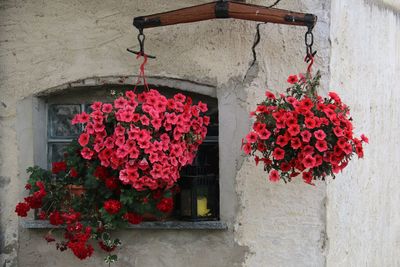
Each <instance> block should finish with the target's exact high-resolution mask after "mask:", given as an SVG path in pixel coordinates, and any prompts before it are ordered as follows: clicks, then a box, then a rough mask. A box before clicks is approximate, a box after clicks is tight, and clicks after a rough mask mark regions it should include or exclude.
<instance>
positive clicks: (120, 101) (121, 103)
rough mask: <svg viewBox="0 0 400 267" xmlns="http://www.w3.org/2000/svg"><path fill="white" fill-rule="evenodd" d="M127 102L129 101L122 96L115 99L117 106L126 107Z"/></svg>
mask: <svg viewBox="0 0 400 267" xmlns="http://www.w3.org/2000/svg"><path fill="white" fill-rule="evenodd" d="M127 104H128V101H127V100H126V99H125V98H123V97H122V96H121V97H119V98H117V99H116V100H114V106H115V107H116V108H124V107H125V105H127Z"/></svg>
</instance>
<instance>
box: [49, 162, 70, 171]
mask: <svg viewBox="0 0 400 267" xmlns="http://www.w3.org/2000/svg"><path fill="white" fill-rule="evenodd" d="M66 169H67V164H66V163H65V162H64V161H60V162H53V163H52V168H51V171H52V172H53V173H54V174H57V173H59V172H65V170H66Z"/></svg>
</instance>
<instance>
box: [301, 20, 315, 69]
mask: <svg viewBox="0 0 400 267" xmlns="http://www.w3.org/2000/svg"><path fill="white" fill-rule="evenodd" d="M312 30H313V27H312V26H308V27H307V32H306V34H305V36H304V42H305V44H306V58H305V61H306V62H307V63H308V62H310V61H311V59H312V58H314V56H315V54H317V51H313V45H314V34H313V32H312Z"/></svg>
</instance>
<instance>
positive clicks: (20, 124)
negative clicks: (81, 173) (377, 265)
mask: <svg viewBox="0 0 400 267" xmlns="http://www.w3.org/2000/svg"><path fill="white" fill-rule="evenodd" d="M203 2H204V3H205V2H208V0H201V1H194V0H185V1H161V0H157V1H144V0H141V1H127V0H123V1H118V2H117V1H100V0H91V1H79V0H71V1H61V0H60V1H22V0H17V1H2V2H1V3H0V46H1V52H0V101H1V102H0V147H1V149H0V198H1V207H0V208H1V213H0V214H1V223H0V227H1V231H0V233H1V235H0V237H1V239H0V250H1V261H0V263H1V264H2V266H3V267H9V266H24V267H25V266H61V267H63V266H74V265H79V266H102V263H101V261H102V258H101V257H100V256H99V257H92V258H91V259H90V260H88V261H85V262H78V261H77V260H76V259H75V258H74V257H73V256H71V254H69V253H59V252H56V251H55V249H54V247H53V246H51V245H48V244H46V242H45V241H43V240H42V236H43V234H44V231H43V230H32V229H24V228H22V227H19V220H18V218H17V217H16V215H15V213H14V207H15V204H16V202H17V201H18V199H20V198H21V197H22V194H23V193H22V192H21V189H22V188H23V185H24V182H25V180H26V175H25V173H24V167H25V166H26V165H27V164H32V163H33V148H32V147H33V144H32V143H30V144H25V143H24V142H22V141H21V138H22V139H24V140H26V138H28V139H29V136H30V135H32V140H33V129H34V127H35V125H32V124H29V123H27V122H28V121H32V119H31V118H29V117H30V116H31V114H30V113H29V108H28V109H27V108H26V107H27V106H26V102H27V101H28V102H29V99H30V98H32V96H34V95H35V94H38V93H41V92H43V91H45V90H47V89H48V88H53V87H56V86H58V85H61V84H64V83H68V82H72V81H76V80H79V79H85V78H90V77H96V76H112V77H118V76H129V75H132V74H136V72H137V69H138V66H139V62H137V61H136V60H135V58H134V57H133V56H132V55H131V54H129V53H127V52H126V51H125V49H126V48H127V47H131V46H135V45H136V34H137V33H136V31H135V30H134V29H133V27H132V26H131V24H132V18H133V16H138V15H143V14H147V13H155V12H162V11H164V10H169V9H176V8H180V7H185V6H190V5H194V4H198V3H203ZM249 2H252V3H255V4H263V5H265V4H266V3H265V1H249ZM280 7H282V8H288V9H292V10H300V11H304V12H313V13H315V14H317V15H318V16H319V23H318V25H317V27H316V30H315V31H316V46H317V47H316V49H318V51H319V53H318V55H319V57H318V60H317V63H316V68H321V69H322V72H323V74H324V80H325V85H327V84H328V80H329V72H328V65H329V53H330V44H329V40H328V38H327V36H328V35H329V9H330V2H329V1H324V0H319V1H315V0H302V1H295V2H294V1H282V3H281V4H280ZM261 27H262V30H261V32H262V40H261V43H260V45H259V47H258V48H257V53H258V59H259V61H258V64H256V65H254V67H253V68H251V69H249V62H250V61H251V59H252V54H251V50H250V48H251V44H252V42H253V39H254V33H255V23H252V22H244V21H233V20H220V21H208V22H201V23H196V24H190V25H178V26H170V27H164V28H157V29H151V30H147V31H146V35H147V39H146V50H147V51H148V52H149V53H151V54H154V55H156V56H157V60H153V61H150V62H149V64H148V67H147V73H148V75H150V76H155V77H158V78H159V79H161V78H163V79H164V78H165V79H170V78H176V79H179V80H188V81H191V82H194V83H198V84H205V85H207V86H209V87H213V88H216V91H217V97H218V99H219V110H220V125H221V129H220V136H221V140H220V157H221V160H220V166H221V217H222V220H224V221H225V222H226V223H227V224H228V228H229V229H228V230H227V231H214V232H213V231H208V232H207V231H176V230H157V231H139V230H129V231H122V232H119V233H118V234H119V235H123V236H124V240H125V244H124V246H123V247H122V248H121V251H120V253H119V254H120V255H121V260H120V261H119V263H118V264H117V265H115V266H187V265H192V266H196V267H200V266H215V267H220V266H227V267H228V266H243V265H244V266H251V267H253V266H256V267H257V266H263V267H264V266H323V265H324V264H325V254H324V248H325V226H326V224H325V216H326V215H325V206H324V205H325V195H326V191H325V187H324V184H320V185H319V186H318V187H316V188H314V187H311V186H307V185H305V184H303V183H302V182H301V181H295V182H293V183H292V184H290V185H283V184H271V183H269V182H267V181H266V174H265V173H264V172H262V170H260V169H258V168H254V165H253V163H252V162H250V161H249V160H248V159H245V158H244V157H243V154H242V153H241V151H240V140H241V138H242V137H243V135H244V134H245V132H246V131H247V130H248V129H249V127H250V121H249V118H248V112H249V111H250V110H251V109H252V108H254V106H255V104H256V103H257V102H258V101H260V100H261V99H262V98H263V97H264V91H265V89H266V88H269V89H271V90H273V91H275V92H279V91H283V90H284V89H285V87H286V84H285V80H286V78H287V76H288V74H293V73H298V72H302V71H304V70H305V65H304V63H303V61H302V59H303V56H304V52H305V47H304V44H303V42H304V40H303V37H304V33H305V29H304V28H301V27H289V26H278V25H272V24H267V25H263V26H261ZM136 47H137V46H136ZM18 133H23V136H22V137H21V135H20V134H18Z"/></svg>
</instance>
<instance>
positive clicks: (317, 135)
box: [314, 130, 326, 140]
mask: <svg viewBox="0 0 400 267" xmlns="http://www.w3.org/2000/svg"><path fill="white" fill-rule="evenodd" d="M314 136H315V138H316V139H317V140H324V139H325V137H326V134H325V132H324V131H323V130H318V131H315V132H314Z"/></svg>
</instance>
